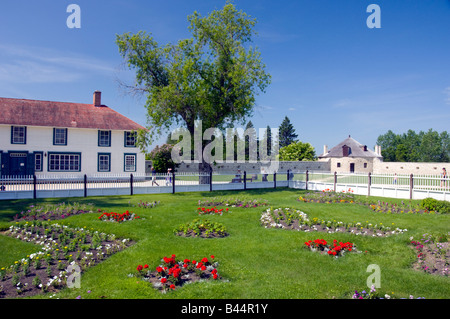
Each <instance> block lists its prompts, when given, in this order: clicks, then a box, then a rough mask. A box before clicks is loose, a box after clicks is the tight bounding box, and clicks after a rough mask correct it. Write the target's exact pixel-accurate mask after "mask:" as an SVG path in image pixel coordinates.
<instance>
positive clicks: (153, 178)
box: [152, 166, 159, 186]
mask: <svg viewBox="0 0 450 319" xmlns="http://www.w3.org/2000/svg"><path fill="white" fill-rule="evenodd" d="M154 184H156V185H157V186H159V184H158V183H157V182H156V170H155V168H154V167H153V166H152V186H153V185H154Z"/></svg>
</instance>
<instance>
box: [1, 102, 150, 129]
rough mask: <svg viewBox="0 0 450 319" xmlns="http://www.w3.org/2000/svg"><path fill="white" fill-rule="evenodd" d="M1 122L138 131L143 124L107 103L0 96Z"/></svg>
mask: <svg viewBox="0 0 450 319" xmlns="http://www.w3.org/2000/svg"><path fill="white" fill-rule="evenodd" d="M0 124H8V125H23V126H50V127H68V128H71V127H73V128H92V129H102V130H123V131H125V130H130V131H131V130H139V129H145V128H144V127H143V126H141V125H139V124H137V123H135V122H133V121H132V120H130V119H129V118H127V117H126V116H123V115H122V114H120V113H117V112H116V111H114V110H112V109H111V108H109V107H107V106H104V105H102V106H94V104H82V103H68V102H52V101H38V100H25V99H11V98H0Z"/></svg>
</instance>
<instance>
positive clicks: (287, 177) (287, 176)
mask: <svg viewBox="0 0 450 319" xmlns="http://www.w3.org/2000/svg"><path fill="white" fill-rule="evenodd" d="M289 172H290V170H287V175H286V179H287V186H288V187H289Z"/></svg>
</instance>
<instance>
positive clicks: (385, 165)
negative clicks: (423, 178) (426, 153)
mask: <svg viewBox="0 0 450 319" xmlns="http://www.w3.org/2000/svg"><path fill="white" fill-rule="evenodd" d="M443 167H445V169H446V170H447V173H450V163H412V162H382V161H380V162H374V166H373V174H394V173H397V174H398V175H410V174H413V175H440V174H441V173H442V168H443Z"/></svg>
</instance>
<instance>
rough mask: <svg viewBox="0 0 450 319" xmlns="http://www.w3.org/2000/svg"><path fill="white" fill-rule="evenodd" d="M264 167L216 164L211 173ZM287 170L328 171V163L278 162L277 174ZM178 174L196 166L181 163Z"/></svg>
mask: <svg viewBox="0 0 450 319" xmlns="http://www.w3.org/2000/svg"><path fill="white" fill-rule="evenodd" d="M151 163H152V162H151V161H146V171H147V172H150V169H151V165H152V164H151ZM262 166H266V164H262V163H218V164H217V165H213V172H218V173H236V172H237V170H238V169H239V170H241V172H244V171H246V172H247V173H261V167H262ZM288 170H290V171H293V172H296V171H306V170H309V171H330V162H329V161H301V162H279V165H278V172H287V171H288ZM177 171H178V172H193V173H194V172H195V173H196V172H198V164H196V163H190V164H186V163H182V164H181V165H180V166H179V167H178V168H177Z"/></svg>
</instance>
